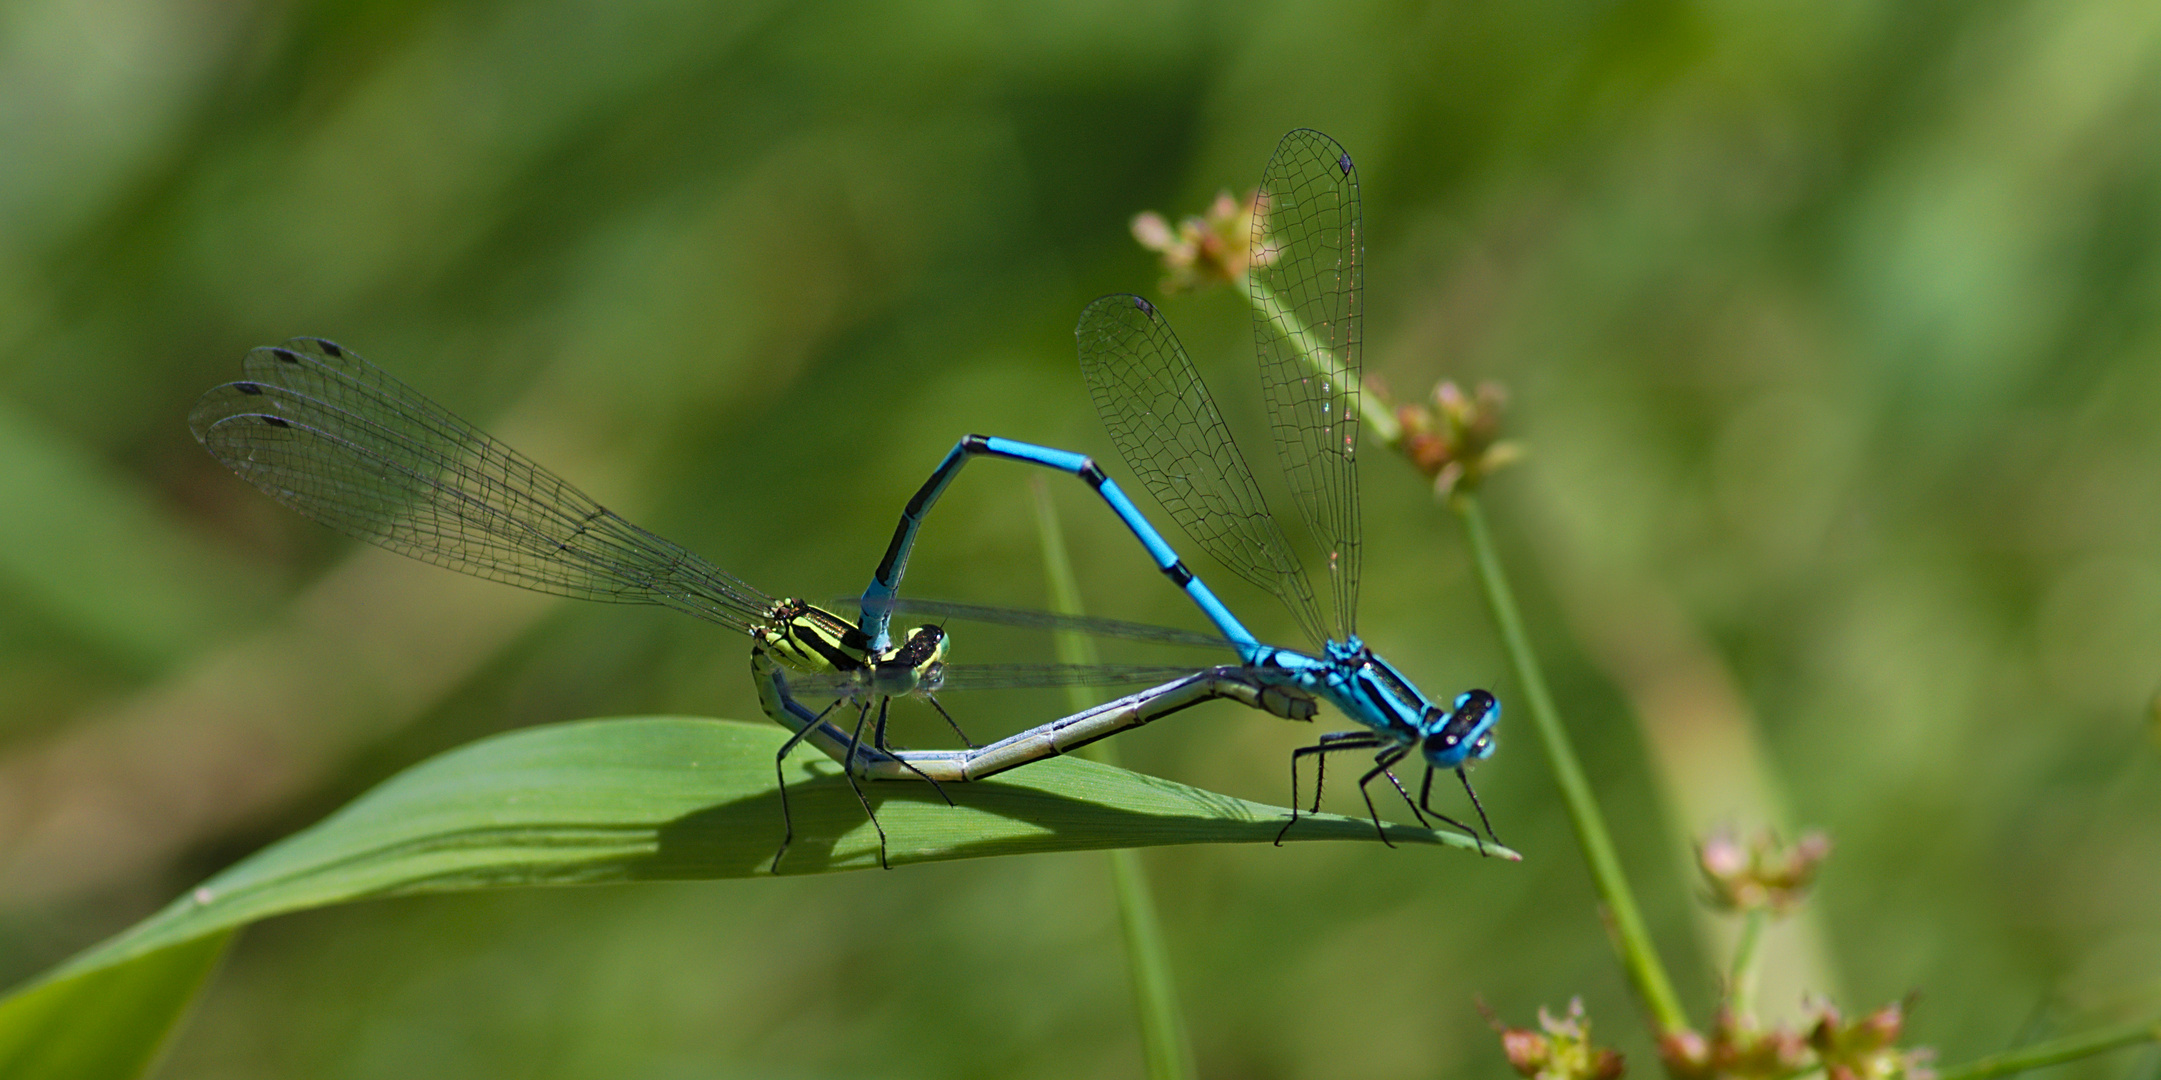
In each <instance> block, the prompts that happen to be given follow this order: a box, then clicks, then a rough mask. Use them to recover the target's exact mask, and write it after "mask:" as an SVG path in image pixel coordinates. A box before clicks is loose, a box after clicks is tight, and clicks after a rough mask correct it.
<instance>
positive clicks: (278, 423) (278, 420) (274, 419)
mask: <svg viewBox="0 0 2161 1080" xmlns="http://www.w3.org/2000/svg"><path fill="white" fill-rule="evenodd" d="M263 423H265V424H269V425H270V426H271V427H283V428H289V427H291V426H293V425H291V424H289V423H287V422H286V421H285V419H284V418H283V417H278V416H265V417H263Z"/></svg>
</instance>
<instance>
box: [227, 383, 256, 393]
mask: <svg viewBox="0 0 2161 1080" xmlns="http://www.w3.org/2000/svg"><path fill="white" fill-rule="evenodd" d="M233 389H235V390H238V391H240V392H241V393H243V394H260V393H262V392H263V388H262V387H260V386H257V385H256V384H254V383H251V382H236V383H234V384H233Z"/></svg>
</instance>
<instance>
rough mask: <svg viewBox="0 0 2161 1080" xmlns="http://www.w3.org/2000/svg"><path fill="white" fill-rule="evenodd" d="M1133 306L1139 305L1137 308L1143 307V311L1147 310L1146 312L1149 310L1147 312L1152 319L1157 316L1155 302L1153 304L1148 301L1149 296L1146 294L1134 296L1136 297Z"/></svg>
mask: <svg viewBox="0 0 2161 1080" xmlns="http://www.w3.org/2000/svg"><path fill="white" fill-rule="evenodd" d="M1133 306H1134V307H1137V308H1139V309H1141V310H1142V311H1145V312H1147V313H1148V317H1149V318H1151V319H1152V318H1154V317H1155V314H1156V306H1155V305H1154V304H1151V303H1149V302H1148V298H1147V297H1145V296H1136V297H1134V298H1133Z"/></svg>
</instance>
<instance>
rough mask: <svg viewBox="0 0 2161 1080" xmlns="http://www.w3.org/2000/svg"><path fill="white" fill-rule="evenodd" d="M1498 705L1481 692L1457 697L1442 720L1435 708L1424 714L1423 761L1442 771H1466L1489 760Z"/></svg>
mask: <svg viewBox="0 0 2161 1080" xmlns="http://www.w3.org/2000/svg"><path fill="white" fill-rule="evenodd" d="M1500 719H1501V703H1500V702H1499V701H1497V700H1495V699H1494V697H1493V695H1492V694H1489V693H1487V692H1485V691H1484V690H1468V691H1465V692H1464V693H1462V694H1459V695H1457V697H1456V704H1455V707H1454V708H1452V709H1450V710H1449V711H1448V713H1447V714H1446V716H1445V717H1444V716H1443V715H1442V714H1441V710H1440V708H1439V707H1438V706H1435V707H1430V708H1428V709H1427V710H1426V716H1425V720H1426V728H1427V730H1426V737H1425V740H1424V743H1423V745H1422V746H1421V747H1420V749H1421V750H1422V751H1424V753H1425V756H1426V760H1427V761H1429V762H1431V763H1432V764H1434V765H1435V766H1438V767H1440V768H1443V769H1458V768H1469V767H1470V766H1473V765H1476V764H1477V763H1478V762H1481V761H1484V760H1485V759H1487V758H1489V757H1492V756H1493V749H1494V737H1493V727H1494V725H1495V724H1497V723H1499V722H1500Z"/></svg>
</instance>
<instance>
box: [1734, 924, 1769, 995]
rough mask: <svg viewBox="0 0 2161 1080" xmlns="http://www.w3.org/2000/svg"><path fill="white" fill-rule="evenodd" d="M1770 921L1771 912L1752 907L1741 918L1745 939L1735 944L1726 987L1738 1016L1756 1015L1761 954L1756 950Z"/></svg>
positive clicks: (1740, 938) (1742, 933)
mask: <svg viewBox="0 0 2161 1080" xmlns="http://www.w3.org/2000/svg"><path fill="white" fill-rule="evenodd" d="M1770 921H1771V913H1770V912H1769V911H1766V910H1765V909H1763V908H1760V907H1756V908H1750V909H1748V911H1747V912H1746V913H1745V914H1743V915H1742V916H1741V936H1740V937H1738V938H1736V939H1735V940H1734V942H1733V968H1732V974H1731V975H1730V976H1729V979H1730V980H1731V981H1730V983H1729V985H1728V986H1727V988H1726V1001H1727V1004H1728V1005H1730V1006H1731V1007H1732V1009H1733V1014H1734V1015H1735V1016H1740V1017H1748V1016H1752V1015H1754V1013H1755V1010H1756V971H1757V964H1756V958H1757V957H1758V956H1759V955H1761V954H1760V953H1759V952H1758V951H1757V948H1756V947H1757V946H1758V945H1761V944H1762V943H1763V928H1764V925H1765V924H1766V923H1768V922H1770Z"/></svg>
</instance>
